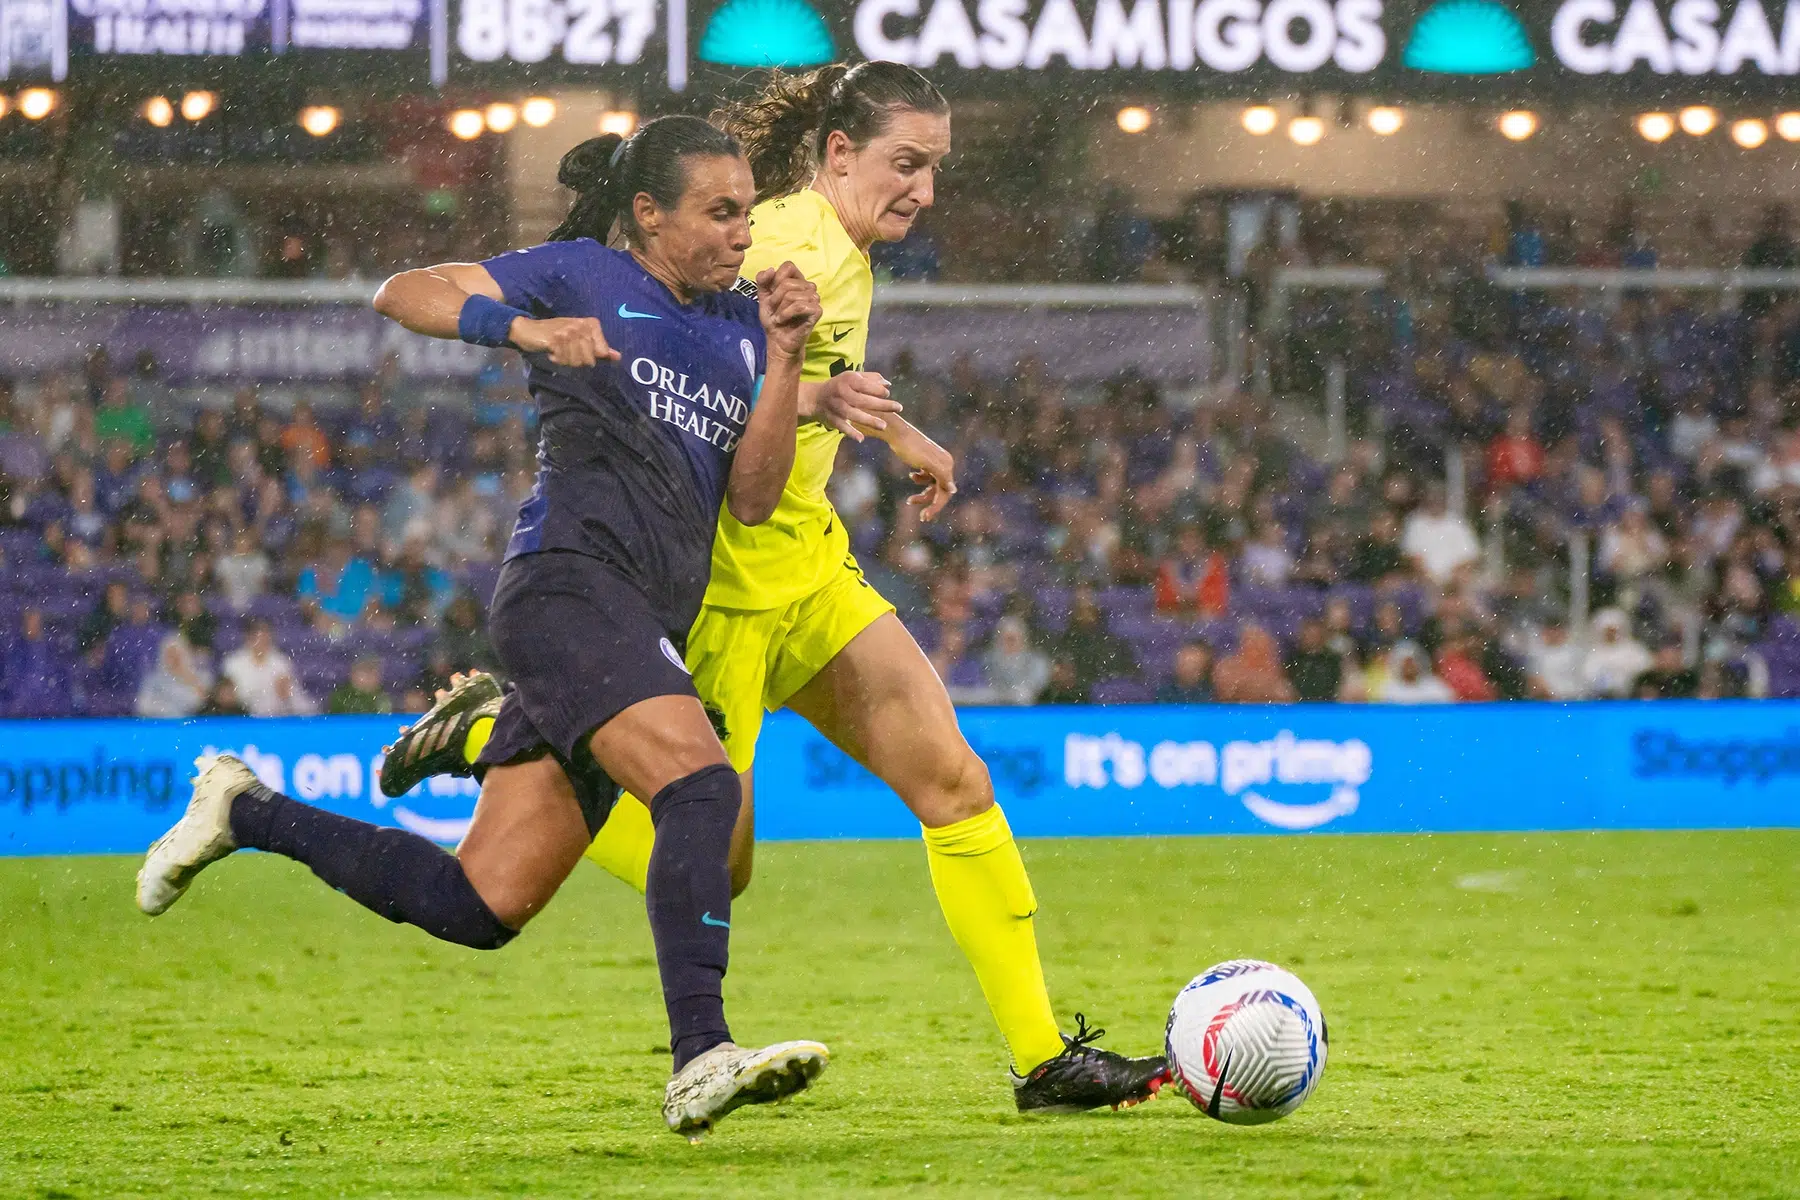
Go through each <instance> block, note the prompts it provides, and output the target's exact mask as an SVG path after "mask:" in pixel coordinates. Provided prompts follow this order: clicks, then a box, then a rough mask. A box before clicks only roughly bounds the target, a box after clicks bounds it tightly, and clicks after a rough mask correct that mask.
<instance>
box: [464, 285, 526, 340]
mask: <svg viewBox="0 0 1800 1200" xmlns="http://www.w3.org/2000/svg"><path fill="white" fill-rule="evenodd" d="M530 315H531V314H530V313H528V312H525V311H524V310H522V309H517V308H512V307H509V306H508V305H505V304H502V303H500V301H498V300H495V299H492V298H490V297H488V296H470V297H469V298H468V299H467V300H464V301H463V306H462V311H461V312H460V313H458V314H456V336H457V337H460V338H461V339H462V340H463V341H465V342H468V343H469V344H470V345H472V346H507V345H510V344H511V343H510V342H509V341H508V340H507V338H508V334H509V332H510V331H511V329H512V323H513V318H514V317H529V316H530Z"/></svg>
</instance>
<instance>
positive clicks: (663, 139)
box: [545, 116, 743, 243]
mask: <svg viewBox="0 0 1800 1200" xmlns="http://www.w3.org/2000/svg"><path fill="white" fill-rule="evenodd" d="M742 154H743V151H742V149H740V148H739V146H738V142H737V139H736V138H734V137H732V136H731V135H730V134H728V133H725V132H723V131H721V130H720V129H718V128H717V127H716V126H713V125H710V124H708V123H707V122H706V121H703V120H701V119H700V118H699V117H684V116H674V117H658V118H656V119H655V120H654V121H649V122H646V123H645V125H644V126H643V128H641V129H639V130H638V131H637V132H636V133H634V134H633V135H631V137H629V138H622V137H620V136H619V135H618V134H616V133H603V134H601V135H600V136H599V137H591V138H589V139H588V140H587V141H585V142H582V143H581V144H580V145H578V146H575V147H574V148H572V149H571V150H570V151H569V152H568V153H567V154H564V155H563V156H562V161H561V162H560V163H558V164H557V167H556V182H558V183H560V184H562V185H563V186H564V187H566V188H568V189H570V190H571V191H573V192H574V193H575V203H574V204H573V205H572V206H570V208H569V215H568V216H566V217H564V218H563V220H562V224H560V225H558V226H557V227H556V228H555V229H553V230H551V232H550V236H549V237H548V238H546V239H545V240H546V241H551V242H571V241H574V240H575V239H576V238H593V239H594V240H595V241H597V242H601V243H605V242H606V241H608V240H609V239H610V238H611V237H612V228H613V222H614V221H617V222H618V223H619V232H621V233H623V234H624V235H625V238H626V240H627V241H630V242H634V243H635V242H637V241H638V240H639V238H638V230H637V224H636V222H635V221H634V220H633V219H632V215H631V204H632V201H633V200H635V199H636V198H637V196H638V195H639V194H640V193H644V194H648V195H649V197H650V198H651V199H652V200H654V201H656V203H657V206H658V207H660V208H674V207H675V206H676V205H678V204H680V203H681V197H682V194H683V193H685V192H686V191H687V168H686V164H685V162H684V160H685V159H687V158H688V157H690V156H701V157H708V158H712V157H723V158H737V157H740V156H741V155H742Z"/></svg>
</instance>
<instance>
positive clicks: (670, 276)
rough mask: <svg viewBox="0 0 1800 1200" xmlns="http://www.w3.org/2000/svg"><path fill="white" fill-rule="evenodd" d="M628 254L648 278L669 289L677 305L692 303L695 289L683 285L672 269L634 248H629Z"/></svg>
mask: <svg viewBox="0 0 1800 1200" xmlns="http://www.w3.org/2000/svg"><path fill="white" fill-rule="evenodd" d="M630 253H631V257H633V258H635V259H637V264H638V266H640V267H642V268H644V272H645V273H646V274H647V275H649V276H650V278H652V279H654V280H656V282H658V283H660V284H662V285H663V286H664V287H666V288H668V289H669V293H670V294H671V295H672V296H674V297H675V302H676V303H677V304H691V303H693V300H694V296H695V295H696V292H695V289H694V288H692V287H690V286H688V285H687V284H686V283H684V282H683V281H682V278H681V276H680V275H678V274H676V273H675V269H674V268H673V267H671V266H669V264H667V263H664V262H658V261H657V260H656V259H655V258H653V257H651V256H650V255H647V254H645V253H643V252H642V251H640V250H639V249H638V248H637V247H635V246H633V247H632V248H631V252H630Z"/></svg>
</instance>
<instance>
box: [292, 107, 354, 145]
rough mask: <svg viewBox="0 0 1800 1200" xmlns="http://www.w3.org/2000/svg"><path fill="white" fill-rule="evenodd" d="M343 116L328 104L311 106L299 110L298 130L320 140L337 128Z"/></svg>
mask: <svg viewBox="0 0 1800 1200" xmlns="http://www.w3.org/2000/svg"><path fill="white" fill-rule="evenodd" d="M343 116H344V114H343V113H341V112H339V111H338V110H337V109H335V108H333V107H331V105H329V104H313V105H309V106H307V107H306V108H303V109H301V110H300V128H302V129H304V130H306V132H308V133H310V134H312V135H313V136H314V137H318V138H322V137H324V136H326V135H327V134H329V133H330V132H331V131H332V130H334V129H336V128H337V127H338V122H339V121H340V120H342V119H343Z"/></svg>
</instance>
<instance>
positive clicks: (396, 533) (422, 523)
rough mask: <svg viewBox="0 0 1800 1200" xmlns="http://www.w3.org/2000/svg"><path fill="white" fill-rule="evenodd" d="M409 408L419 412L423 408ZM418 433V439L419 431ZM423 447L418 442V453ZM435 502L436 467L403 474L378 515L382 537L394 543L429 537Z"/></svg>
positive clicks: (426, 465) (436, 489) (421, 451)
mask: <svg viewBox="0 0 1800 1200" xmlns="http://www.w3.org/2000/svg"><path fill="white" fill-rule="evenodd" d="M413 411H417V412H420V413H423V411H424V410H423V409H417V410H413ZM418 436H419V437H421V438H422V437H423V434H422V433H421V434H419V435H418ZM423 450H424V447H423V445H421V446H420V447H419V448H418V452H420V453H423ZM437 502H438V469H437V467H436V466H435V465H432V464H429V463H427V464H425V465H423V466H419V467H416V468H415V469H414V470H413V472H412V474H410V475H408V476H407V478H406V482H405V483H404V484H402V485H401V486H400V487H398V488H395V489H394V494H393V496H392V497H391V498H390V499H389V500H388V503H387V508H386V510H385V511H384V512H383V513H382V515H381V532H382V535H383V537H385V538H386V539H387V540H388V541H389V542H392V543H394V544H396V545H399V544H401V543H404V542H405V541H406V540H407V539H408V538H410V537H412V536H414V535H416V534H422V535H424V536H425V537H427V538H429V537H430V536H431V527H432V515H433V513H434V512H435V510H436V508H437Z"/></svg>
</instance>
